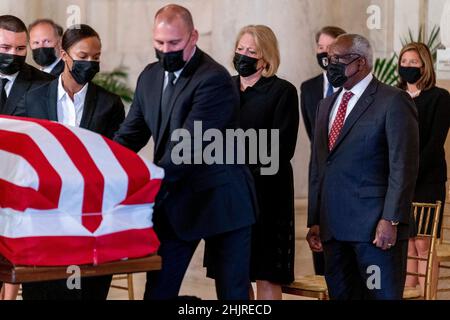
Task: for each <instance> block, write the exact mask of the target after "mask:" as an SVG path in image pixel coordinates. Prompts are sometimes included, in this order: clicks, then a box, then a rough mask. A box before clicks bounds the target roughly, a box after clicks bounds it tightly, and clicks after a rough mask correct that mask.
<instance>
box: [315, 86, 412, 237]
mask: <svg viewBox="0 0 450 320" xmlns="http://www.w3.org/2000/svg"><path fill="white" fill-rule="evenodd" d="M338 95H339V93H335V94H334V95H333V96H331V97H328V98H326V99H325V100H323V101H322V102H321V103H320V105H319V108H318V110H317V112H318V113H317V123H316V130H315V136H314V145H313V155H312V163H311V181H310V186H309V203H308V226H309V227H311V226H312V225H320V235H321V239H322V241H327V240H330V239H332V238H334V239H336V240H338V241H353V242H369V241H370V242H371V241H373V240H374V239H375V231H376V227H377V225H378V222H379V221H380V220H381V219H385V220H388V221H399V222H401V225H400V226H399V228H398V237H399V239H403V240H404V239H407V238H408V236H409V232H408V223H409V221H410V220H409V217H410V212H411V203H412V198H413V194H414V188H415V183H416V178H417V172H418V166H419V126H418V120H417V110H416V107H415V106H414V103H413V101H412V99H411V98H410V96H409V95H408V94H407V93H406V92H404V91H402V90H399V89H397V88H393V87H390V86H387V85H385V84H382V83H381V82H379V81H378V80H377V79H373V81H372V82H371V83H370V84H369V86H368V88H367V89H366V91H365V92H364V93H363V95H362V96H361V98H360V99H359V100H358V103H357V104H356V106H355V108H354V109H353V110H352V112H351V113H350V115H349V116H348V118H347V120H346V121H345V125H344V128H343V129H342V131H341V134H340V136H339V138H338V140H337V142H336V146H335V148H334V149H333V150H332V151H331V152H329V151H328V124H329V116H330V112H331V109H332V106H333V105H334V103H335V101H336V99H337V97H338Z"/></svg>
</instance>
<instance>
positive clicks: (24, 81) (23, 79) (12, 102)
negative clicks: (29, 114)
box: [5, 65, 31, 114]
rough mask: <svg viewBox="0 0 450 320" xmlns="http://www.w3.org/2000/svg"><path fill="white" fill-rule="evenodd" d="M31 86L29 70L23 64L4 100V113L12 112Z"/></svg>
mask: <svg viewBox="0 0 450 320" xmlns="http://www.w3.org/2000/svg"><path fill="white" fill-rule="evenodd" d="M30 86H31V81H30V71H29V70H28V68H27V66H26V65H25V66H24V67H23V69H22V70H21V71H20V72H19V74H18V75H17V78H16V81H14V84H13V86H12V88H11V92H10V93H9V96H8V99H7V100H6V107H5V113H6V114H13V113H14V110H15V109H16V106H17V103H18V102H19V101H20V99H22V98H23V96H24V95H25V93H26V92H27V91H28V90H29V88H30Z"/></svg>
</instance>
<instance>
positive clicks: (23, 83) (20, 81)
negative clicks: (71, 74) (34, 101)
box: [5, 64, 55, 116]
mask: <svg viewBox="0 0 450 320" xmlns="http://www.w3.org/2000/svg"><path fill="white" fill-rule="evenodd" d="M53 79H55V77H54V76H52V75H50V74H48V73H45V72H42V71H40V70H38V69H36V68H35V67H33V66H30V65H29V64H25V65H24V66H23V68H22V70H21V71H20V72H19V74H18V75H17V78H16V81H14V84H13V86H12V88H11V92H10V93H9V96H8V99H7V100H6V108H5V110H6V111H5V114H6V115H13V116H23V115H24V114H23V109H21V108H20V107H19V105H20V104H23V98H24V96H25V94H26V93H27V92H28V91H30V90H32V89H35V88H37V87H39V86H41V85H43V84H45V83H48V82H50V81H52V80H53Z"/></svg>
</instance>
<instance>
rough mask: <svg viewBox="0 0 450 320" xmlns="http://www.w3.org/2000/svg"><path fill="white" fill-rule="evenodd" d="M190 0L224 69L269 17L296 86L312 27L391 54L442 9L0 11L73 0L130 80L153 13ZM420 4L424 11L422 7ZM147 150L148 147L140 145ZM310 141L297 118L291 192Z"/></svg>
mask: <svg viewBox="0 0 450 320" xmlns="http://www.w3.org/2000/svg"><path fill="white" fill-rule="evenodd" d="M172 2H174V3H179V4H181V5H184V6H186V7H188V8H189V9H190V10H191V11H192V13H193V15H194V19H195V23H196V25H197V28H198V29H199V31H200V34H201V39H200V43H199V46H200V47H201V48H202V49H204V50H205V51H206V52H208V53H210V54H211V55H212V56H213V57H214V58H215V59H216V60H218V61H219V62H220V63H222V64H224V65H225V66H226V67H227V68H228V69H229V70H230V72H233V70H232V69H231V58H232V54H233V43H234V40H235V36H236V34H237V32H238V30H239V29H240V28H241V27H242V26H244V25H247V24H267V25H269V26H270V27H272V28H273V29H274V31H275V33H276V34H277V36H278V38H279V41H280V48H281V55H282V63H281V67H280V70H279V76H280V77H282V78H285V79H287V80H289V81H291V82H292V83H293V84H294V85H295V86H296V87H297V88H298V87H299V86H300V84H301V82H302V81H304V80H306V79H308V78H310V77H312V76H314V75H316V74H318V73H319V72H320V69H319V68H318V66H317V63H316V60H315V56H314V33H315V32H316V31H317V30H319V29H320V27H322V26H324V25H330V24H334V25H339V26H341V27H343V28H345V29H346V30H347V31H349V32H352V33H361V34H363V35H365V36H367V37H369V38H370V39H371V41H372V43H373V46H374V50H375V53H376V56H386V55H390V54H391V53H392V51H393V49H394V48H397V47H398V43H399V42H398V37H399V35H400V34H405V30H407V28H408V26H410V27H411V28H413V29H417V25H418V23H419V22H420V21H421V19H422V18H423V16H424V12H425V11H426V13H427V14H428V16H431V15H433V19H432V20H433V21H437V22H439V21H440V17H435V16H434V15H435V14H436V13H437V12H439V10H442V6H443V3H444V1H442V0H433V1H427V0H394V1H392V0H184V1H163V0H1V1H0V13H1V14H6V13H9V14H15V15H17V16H19V17H21V18H22V19H23V20H24V21H25V22H26V23H30V22H32V20H33V19H35V18H38V17H49V18H53V19H55V20H56V21H57V22H58V23H60V24H62V25H64V26H66V24H67V22H69V24H70V23H71V21H68V18H69V16H68V14H67V8H68V6H69V5H78V6H79V7H80V12H81V22H82V23H88V24H90V25H92V26H93V27H94V28H95V29H96V30H97V31H98V32H99V33H100V35H101V37H102V42H103V57H102V69H103V70H111V69H113V68H114V67H116V66H118V65H124V66H126V67H127V68H128V70H129V73H130V79H129V83H130V86H132V87H134V86H135V83H136V79H137V77H138V75H139V73H140V71H141V70H142V69H143V68H144V66H145V65H146V64H148V63H149V62H152V61H154V60H155V58H154V50H153V48H152V44H151V27H152V20H153V16H154V14H155V12H156V11H157V9H158V8H160V7H161V6H163V5H165V4H168V3H172ZM370 5H378V6H379V7H380V9H381V16H380V17H381V25H380V28H379V29H375V30H369V29H368V27H367V24H366V21H367V19H368V14H367V12H366V11H367V8H368V7H369V6H370ZM425 9H426V10H425ZM143 154H144V155H145V156H146V157H151V148H146V149H145V150H144V152H143ZM308 159H309V142H308V140H307V137H306V133H305V130H304V128H303V124H301V127H300V131H299V139H298V146H297V151H296V155H295V158H294V160H293V164H294V171H295V183H296V196H297V197H299V198H301V197H305V196H306V194H307V164H308Z"/></svg>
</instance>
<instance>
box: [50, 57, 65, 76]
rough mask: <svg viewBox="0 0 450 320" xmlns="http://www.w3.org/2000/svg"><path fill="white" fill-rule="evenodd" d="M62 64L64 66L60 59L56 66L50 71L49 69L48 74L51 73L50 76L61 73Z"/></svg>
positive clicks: (62, 69)
mask: <svg viewBox="0 0 450 320" xmlns="http://www.w3.org/2000/svg"><path fill="white" fill-rule="evenodd" d="M64 66H65V63H64V61H62V60H60V61H59V62H58V63H57V64H56V66H55V67H54V68H53V69H52V71H50V74H51V75H52V76H55V77H59V75H60V74H61V73H63V71H64Z"/></svg>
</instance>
